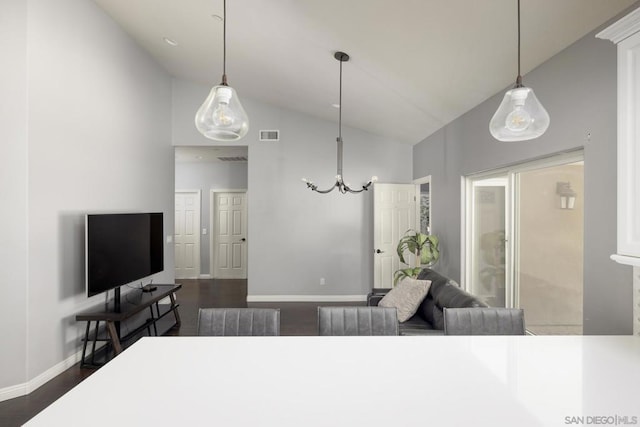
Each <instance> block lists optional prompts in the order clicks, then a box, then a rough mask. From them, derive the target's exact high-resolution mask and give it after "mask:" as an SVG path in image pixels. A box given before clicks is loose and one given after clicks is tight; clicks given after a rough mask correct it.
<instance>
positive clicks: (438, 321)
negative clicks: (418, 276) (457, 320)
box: [414, 296, 444, 330]
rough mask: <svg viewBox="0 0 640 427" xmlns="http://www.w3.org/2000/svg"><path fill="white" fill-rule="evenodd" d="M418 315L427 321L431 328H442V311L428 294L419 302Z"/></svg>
mask: <svg viewBox="0 0 640 427" xmlns="http://www.w3.org/2000/svg"><path fill="white" fill-rule="evenodd" d="M420 316H421V317H422V318H424V319H425V320H426V321H427V322H429V324H430V325H431V327H432V328H433V329H437V330H444V313H443V312H442V309H441V308H440V307H438V306H437V305H436V303H435V302H434V301H433V298H431V297H430V296H427V298H425V299H424V301H423V302H422V304H420ZM414 317H416V316H414Z"/></svg>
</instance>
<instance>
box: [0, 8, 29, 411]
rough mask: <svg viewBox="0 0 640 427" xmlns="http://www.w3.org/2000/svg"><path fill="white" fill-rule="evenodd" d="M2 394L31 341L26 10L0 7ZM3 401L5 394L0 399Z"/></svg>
mask: <svg viewBox="0 0 640 427" xmlns="http://www.w3.org/2000/svg"><path fill="white" fill-rule="evenodd" d="M0 17H2V18H0V20H1V23H0V52H2V59H3V61H2V62H3V64H5V66H2V67H0V93H1V94H2V96H0V132H2V133H1V135H2V144H1V145H0V148H1V149H2V154H1V155H0V200H2V209H0V222H1V223H2V224H3V225H2V229H3V233H2V237H3V238H2V243H0V260H2V268H0V291H1V295H2V309H1V310H0V337H2V350H0V391H1V390H2V389H3V388H6V387H10V386H13V385H16V384H21V383H24V382H25V375H26V348H27V346H26V336H27V314H26V298H27V50H26V46H27V44H26V41H27V5H26V3H25V2H24V1H23V0H7V1H2V2H0ZM0 400H2V394H1V393H0Z"/></svg>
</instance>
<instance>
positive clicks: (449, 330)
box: [444, 307, 525, 335]
mask: <svg viewBox="0 0 640 427" xmlns="http://www.w3.org/2000/svg"><path fill="white" fill-rule="evenodd" d="M524 333H525V328H524V312H523V311H522V309H519V308H500V307H468V308H445V309H444V334H445V335H524Z"/></svg>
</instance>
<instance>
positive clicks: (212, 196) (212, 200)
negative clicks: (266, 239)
mask: <svg viewBox="0 0 640 427" xmlns="http://www.w3.org/2000/svg"><path fill="white" fill-rule="evenodd" d="M216 193H244V195H245V197H244V201H245V212H244V213H245V221H246V223H247V241H246V243H245V246H246V251H247V256H246V262H247V278H248V277H249V191H248V190H247V189H246V188H236V189H224V188H222V189H221V188H212V189H210V190H209V269H210V270H211V272H210V273H211V278H212V279H215V278H216V274H215V273H216V264H215V262H216V257H215V248H216V233H215V232H214V230H215V214H216V212H215V208H216Z"/></svg>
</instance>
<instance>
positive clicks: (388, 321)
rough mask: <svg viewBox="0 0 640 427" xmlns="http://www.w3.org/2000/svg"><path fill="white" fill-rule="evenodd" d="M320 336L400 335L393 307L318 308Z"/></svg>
mask: <svg viewBox="0 0 640 427" xmlns="http://www.w3.org/2000/svg"><path fill="white" fill-rule="evenodd" d="M318 335H324V336H327V335H398V316H397V314H396V309H395V308H393V307H318Z"/></svg>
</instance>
